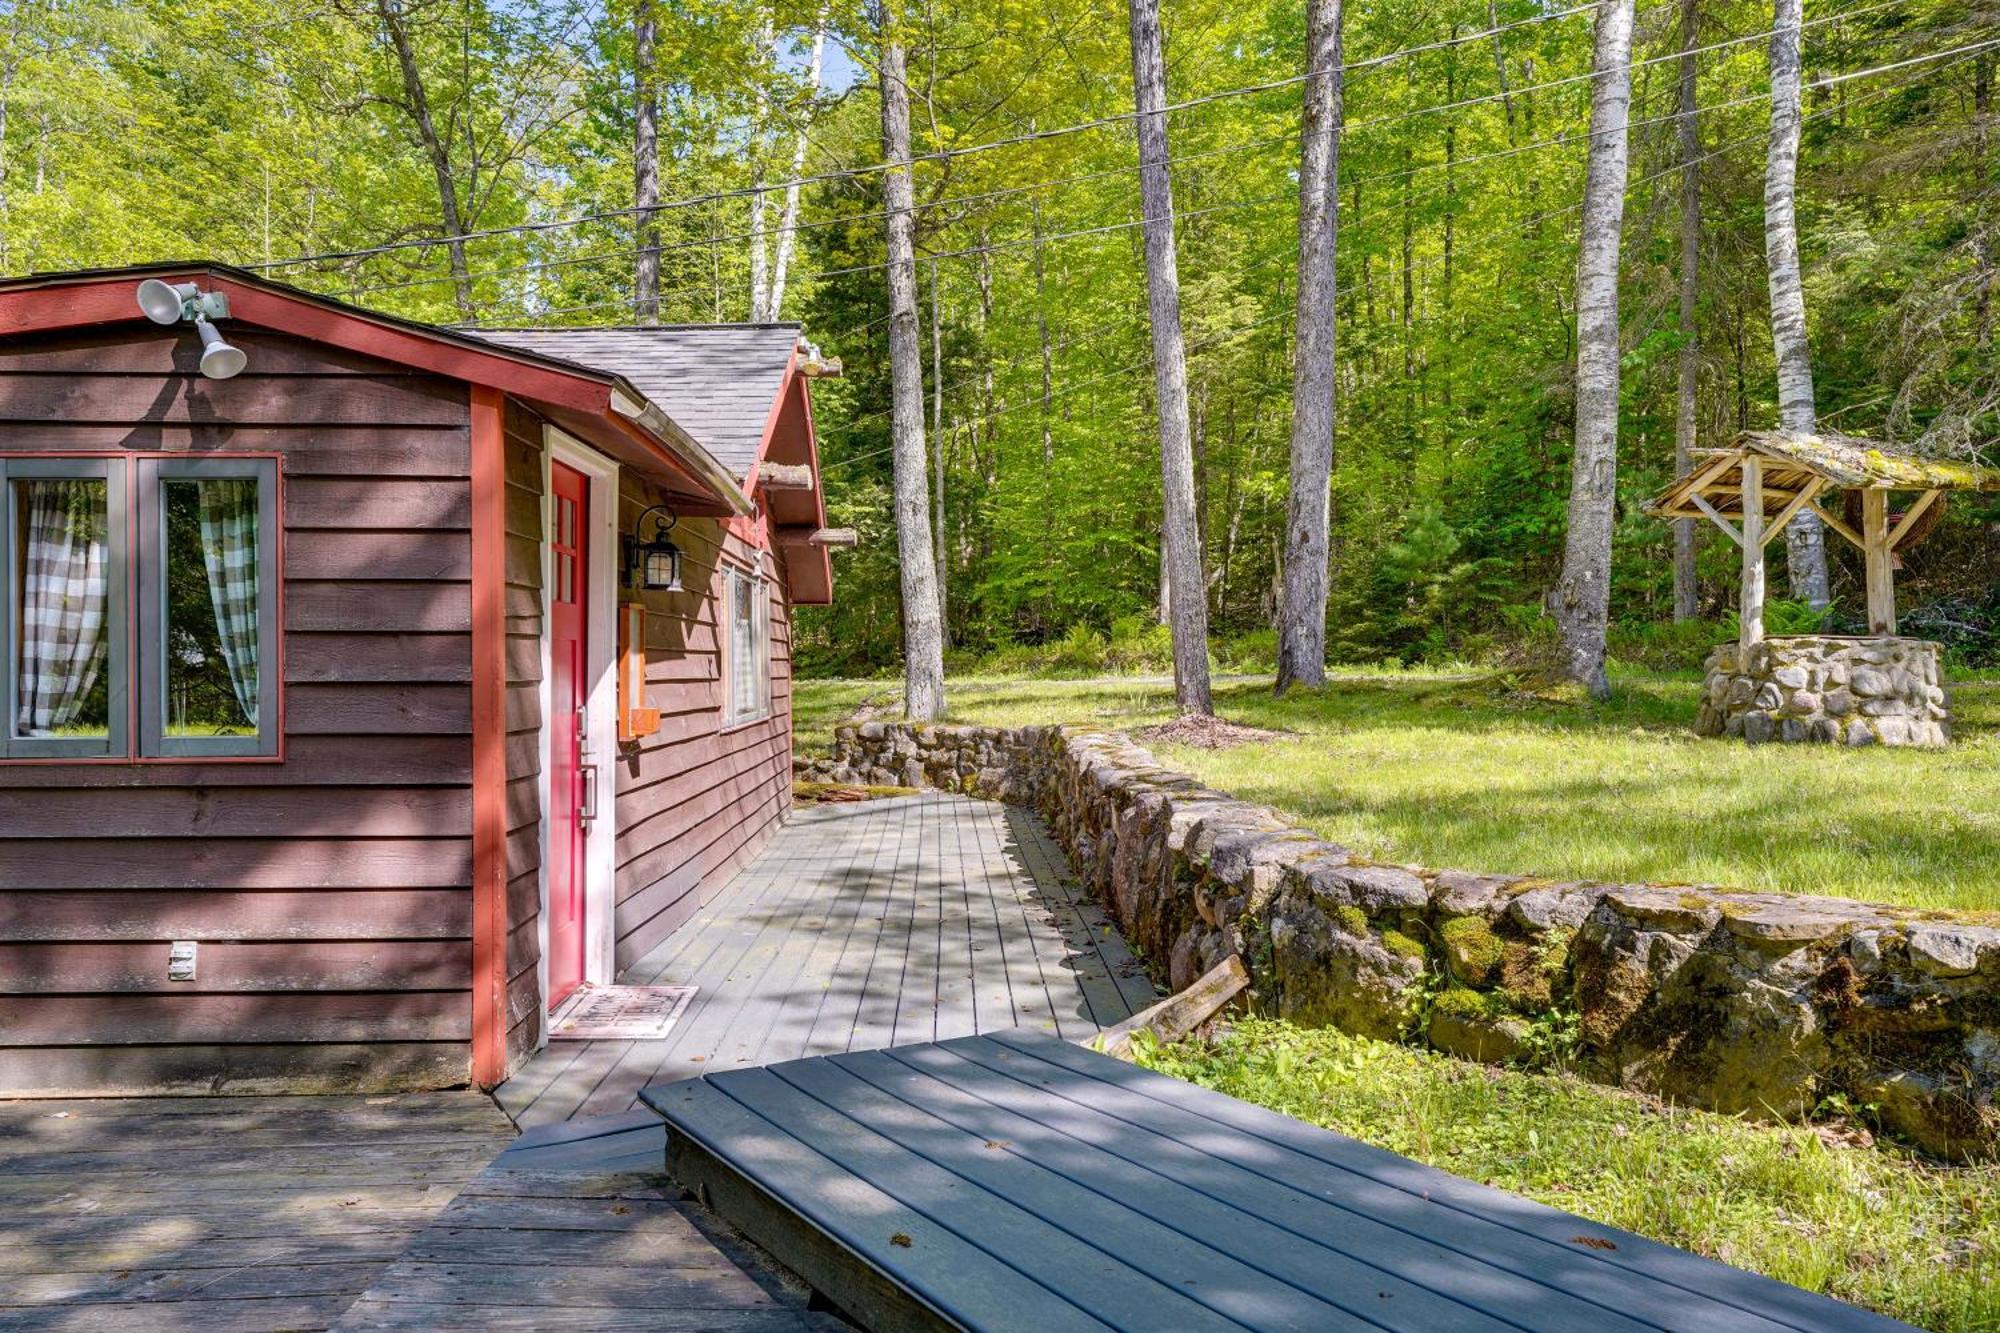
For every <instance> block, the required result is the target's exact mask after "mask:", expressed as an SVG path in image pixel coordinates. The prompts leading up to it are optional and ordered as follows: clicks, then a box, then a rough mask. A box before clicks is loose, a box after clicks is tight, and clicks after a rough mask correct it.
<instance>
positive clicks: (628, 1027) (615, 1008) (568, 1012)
mask: <svg viewBox="0 0 2000 1333" xmlns="http://www.w3.org/2000/svg"><path fill="white" fill-rule="evenodd" d="M696 989H697V988H696V987H694V986H589V985H584V986H578V987H577V988H576V991H575V992H574V993H573V994H572V995H571V996H570V997H569V998H568V999H567V1000H564V1001H563V1003H562V1007H561V1008H560V1009H558V1010H556V1012H555V1014H554V1016H553V1017H551V1018H550V1019H549V1040H550V1041H656V1040H658V1039H659V1038H661V1037H664V1036H666V1035H667V1033H669V1032H671V1031H672V1030H673V1026H674V1024H675V1023H676V1022H678V1021H680V1016H681V1014H682V1013H683V1012H685V1011H686V1009H687V1007H688V1001H689V1000H692V999H693V998H694V993H695V990H696Z"/></svg>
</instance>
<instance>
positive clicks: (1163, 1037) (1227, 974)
mask: <svg viewBox="0 0 2000 1333" xmlns="http://www.w3.org/2000/svg"><path fill="white" fill-rule="evenodd" d="M1249 984H1250V973H1249V972H1248V971H1247V970H1245V968H1244V966H1243V960H1242V959H1241V958H1238V957H1237V956H1236V955H1235V954H1231V955H1229V957H1227V958H1225V959H1223V960H1222V961H1221V962H1219V963H1217V964H1216V965H1215V966H1214V967H1212V968H1210V969H1209V970H1208V971H1207V972H1205V973H1203V974H1202V976H1201V978H1200V979H1199V980H1198V981H1196V982H1195V983H1194V984H1193V985H1192V986H1189V987H1188V988H1187V989H1186V990H1184V991H1182V992H1181V993H1180V994H1178V995H1170V996H1168V997H1167V998H1166V999H1164V1000H1161V1001H1160V1002H1159V1003H1158V1004H1156V1005H1153V1006H1152V1007H1151V1008H1148V1009H1142V1010H1140V1011H1139V1012H1138V1013H1136V1014H1134V1015H1132V1016H1131V1017H1130V1018H1128V1019H1126V1020H1125V1021H1124V1022H1123V1023H1119V1024H1117V1025H1116V1026H1113V1027H1108V1028H1106V1029H1104V1031H1102V1032H1100V1033H1098V1034H1097V1037H1096V1039H1095V1040H1094V1041H1092V1042H1091V1047H1092V1049H1094V1050H1098V1051H1102V1052H1103V1053H1104V1054H1106V1055H1109V1056H1113V1057H1115V1058H1117V1059H1120V1060H1130V1059H1131V1058H1132V1038H1133V1036H1134V1035H1135V1034H1136V1033H1138V1032H1140V1031H1142V1030H1143V1031H1147V1032H1151V1033H1152V1034H1153V1037H1154V1038H1155V1040H1158V1041H1160V1042H1162V1043H1165V1042H1174V1041H1179V1040H1180V1039H1181V1038H1182V1037H1185V1036H1187V1034H1188V1033H1190V1032H1192V1031H1194V1030H1195V1029H1196V1028H1198V1027H1200V1026H1201V1025H1202V1024H1203V1023H1206V1022H1207V1021H1208V1020H1209V1019H1210V1018H1212V1017H1214V1016H1215V1014H1216V1012H1217V1011H1218V1010H1220V1009H1221V1008H1222V1006H1223V1005H1225V1004H1228V1003H1229V1002H1230V1001H1231V1000H1233V999H1235V998H1236V995H1237V993H1238V992H1240V991H1241V990H1242V989H1243V988H1244V987H1245V986H1248V985H1249Z"/></svg>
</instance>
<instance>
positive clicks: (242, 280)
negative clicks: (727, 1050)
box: [0, 264, 832, 1096]
mask: <svg viewBox="0 0 2000 1333" xmlns="http://www.w3.org/2000/svg"><path fill="white" fill-rule="evenodd" d="M148 280H151V281H153V282H154V283H156V284H160V285H155V286H151V287H149V288H148V292H149V294H150V299H152V301H153V303H154V306H155V310H156V312H157V313H155V314H154V315H153V316H152V317H150V318H149V316H148V315H147V313H145V312H144V311H142V309H141V307H140V304H139V301H138V291H139V288H140V285H141V284H142V283H143V282H147V281H148ZM187 284H192V286H188V285H187ZM169 290H171V292H172V295H171V296H167V297H163V296H162V293H163V292H166V291H169ZM162 301H164V302H165V304H166V307H167V308H166V309H165V310H164V311H161V310H160V309H159V307H160V304H161V302H162ZM197 318H199V320H200V323H197V322H196V320H197ZM156 321H160V322H156ZM230 349H234V353H240V355H235V354H233V353H232V352H231V350H230ZM818 369H819V367H817V365H816V363H815V360H814V358H813V357H812V355H811V354H810V353H809V351H808V350H807V349H806V347H805V345H804V344H803V343H802V342H801V338H800V331H799V329H798V327H797V326H796V325H789V324H770V325H737V326H715V327H675V328H629V329H602V330H589V331H583V330H574V331H571V330H518V331H510V332H505V333H499V332H494V333H488V334H483V335H476V334H473V333H468V332H462V331H455V330H451V329H445V328H437V327H432V326H428V325H423V324H416V323H411V322H406V321H402V320H397V319H394V318H390V317H388V316H384V315H380V314H376V313H374V312H371V311H365V310H361V309H358V308H355V307H352V306H348V305H344V304H342V303H340V302H338V301H333V300H329V299H327V298H325V297H322V296H317V295H313V294H310V293H307V292H303V291H299V290H296V289H293V288H290V287H286V286H283V285H280V284H277V283H274V282H270V281H267V280H265V279H262V278H260V277H257V276H254V275H252V274H250V273H247V272H244V271H242V270H238V269H233V268H229V267H225V266H221V265H212V264H210V265H186V264H182V265H172V266H156V267H149V268H133V269H124V270H118V271H93V272H82V273H70V274H61V275H43V276H36V277H31V278H25V279H16V280H9V281H5V282H0V522H4V524H5V529H6V531H5V539H4V541H0V572H4V586H5V588H6V589H7V593H6V608H7V615H6V619H5V629H4V633H3V634H0V646H4V652H0V660H4V676H3V677H0V707H3V709H4V711H0V1096H9V1095H46V1094H85V1093H135V1092H146V1093H155V1092H175V1091H195V1090H199V1091H213V1090H224V1091H246V1092H254V1091H280V1090H282V1091H335V1090H340V1091H352V1090H360V1089H388V1088H409V1087H435V1086H446V1085H453V1084H462V1083H466V1082H468V1081H471V1082H474V1083H477V1084H480V1085H492V1084H494V1083H497V1082H499V1081H500V1080H502V1079H503V1078H505V1077H506V1075H507V1074H508V1072H509V1071H510V1070H511V1069H512V1068H513V1067H514V1066H515V1065H516V1064H518V1063H519V1062H520V1061H521V1060H522V1059H523V1058H524V1057H526V1056H527V1055H528V1054H529V1053H531V1052H532V1051H534V1050H535V1049H536V1048H537V1047H538V1046H539V1045H540V1044H541V1043H542V1042H543V1041H545V1040H546V1023H547V1015H548V1014H549V1012H550V1009H551V1006H552V1005H556V1004H560V1003H561V1002H562V1001H563V1000H564V998H565V997H566V996H567V995H569V994H570V992H572V991H573V990H575V989H576V988H577V987H579V986H580V985H583V984H585V983H600V982H609V981H611V980H612V979H613V978H614V977H615V976H616V974H617V972H618V969H619V968H620V967H621V966H623V965H624V964H626V963H628V962H630V961H631V960H633V959H635V958H637V957H638V956H639V955H641V954H642V953H644V952H645V951H646V950H648V949H649V948H651V947H652V946H653V945H655V944H656V943H658V942H659V941H660V940H661V939H663V938H664V937H665V936H667V935H668V934H669V933H671V932H672V931H674V930H675V929H676V928H677V927H679V926H680V925H682V924H683V923H684V922H686V921H687V920H688V918H689V917H690V915H692V914H693V913H694V912H695V911H696V910H697V908H698V907H699V906H700V905H701V903H702V902H703V900H704V899H705V898H706V897H707V896H709V895H712V894H713V893H714V892H715V891H716V890H717V889H718V888H719V887H720V886H721V885H722V884H723V883H724V882H725V881H727V880H728V878H729V877H730V876H731V875H732V874H733V873H734V872H735V871H736V870H737V869H738V868H739V867H741V866H742V865H743V864H744V863H745V862H746V861H747V860H748V859H749V858H751V857H752V856H754V855H755V854H756V852H757V851H758V849H759V847H760V846H761V845H762V843H763V842H764V840H765V839H766V838H767V836H768V835H769V834H770V833H771V832H772V830H773V829H774V828H775V826H776V825H777V824H778V822H779V821H780V820H781V819H782V818H783V816H784V814H785V811H786V809H787V806H788V804H789V801H790V794H791V747H792V741H791V709H790V696H791V690H790V677H791V671H790V652H789V642H790V623H791V608H792V607H794V606H798V605H814V604H823V603H826V602H827V601H829V600H830V598H831V595H832V573H831V566H830V562H829V559H828V552H827V550H826V548H825V546H824V545H822V544H818V541H819V539H820V538H821V537H822V535H823V534H822V533H821V528H822V525H823V524H824V522H825V512H824V507H823V498H822V494H821V491H820V489H819V485H818V476H819V470H818V460H817V456H816V452H815V445H814V437H813V424H812V403H811V393H810V380H811V379H812V378H813V376H814V374H815V373H816V372H817V371H818ZM231 371H235V373H233V374H231V373H229V372H231ZM218 373H221V374H227V375H228V377H227V378H217V377H214V376H215V375H216V374H218ZM669 545H671V546H672V547H673V548H674V553H677V560H676V559H674V558H672V555H671V554H670V553H669V552H668V551H667V547H668V546H669ZM672 564H677V565H678V580H677V582H678V584H679V586H678V587H674V586H672V585H673V584H674V582H676V580H674V579H673V578H671V577H667V576H668V575H671V573H672V572H673V571H672V570H670V569H669V568H668V566H669V565H672ZM655 575H660V576H661V577H654V576H655ZM649 580H650V582H651V585H652V586H647V584H648V582H649Z"/></svg>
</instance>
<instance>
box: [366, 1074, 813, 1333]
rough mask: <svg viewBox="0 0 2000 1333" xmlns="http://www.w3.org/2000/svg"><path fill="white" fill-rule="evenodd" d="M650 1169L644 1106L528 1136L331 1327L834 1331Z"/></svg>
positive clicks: (649, 1128)
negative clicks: (636, 1109)
mask: <svg viewBox="0 0 2000 1333" xmlns="http://www.w3.org/2000/svg"><path fill="white" fill-rule="evenodd" d="M664 1163H665V1136H664V1133H663V1130H662V1127H661V1125H660V1121H659V1117H658V1116H657V1115H654V1114H653V1113H651V1112H650V1111H640V1112H637V1113H628V1114H623V1115H618V1116H605V1117H600V1118H596V1119H588V1120H572V1121H566V1122H562V1123H560V1124H557V1125H553V1126H548V1127H545V1128H543V1129H540V1130H533V1131H530V1132H529V1133H527V1134H524V1135H523V1136H522V1137H521V1139H520V1140H519V1141H517V1142H516V1144H515V1145H514V1146H513V1147H511V1148H509V1149H508V1150H507V1151H506V1152H504V1153H502V1154H501V1155H500V1156H498V1157H497V1158H495V1159H494V1161H493V1163H492V1165H491V1166H489V1167H488V1168H487V1169H486V1170H484V1171H482V1172H481V1173H479V1174H478V1175H477V1176H475V1177H474V1178H473V1179H472V1180H470V1181H468V1182H467V1183H466V1185H465V1187H464V1189H463V1190H462V1191H461V1192H460V1193H459V1195H458V1197H456V1198H455V1199H453V1200H452V1201H451V1202H450V1204H448V1205H447V1206H446V1207H444V1208H443V1209H441V1210H440V1211H439V1212H438V1213H437V1215H436V1216H435V1217H433V1218H432V1219H430V1221H429V1223H428V1225H426V1226H424V1227H423V1228H422V1229H421V1230H419V1231H418V1232H417V1233H416V1234H415V1235H413V1236H411V1237H410V1238H409V1239H408V1241H407V1243H406V1245H405V1246H404V1247H403V1249H402V1250H401V1252H400V1253H399V1254H398V1255H397V1256H396V1257H395V1260H394V1262H392V1263H388V1264H385V1265H379V1266H378V1270H379V1271H378V1272H377V1273H376V1275H375V1277H374V1280H373V1281H372V1282H371V1283H370V1285H369V1286H368V1287H367V1289H366V1290H365V1291H363V1292H360V1293H359V1294H358V1296H357V1297H355V1298H354V1299H353V1301H352V1304H351V1306H350V1307H349V1308H348V1309H347V1310H346V1312H345V1314H344V1315H343V1317H342V1318H341V1319H340V1321H339V1322H338V1323H337V1324H336V1325H335V1327H336V1328H338V1329H340V1330H342V1333H353V1331H355V1330H364V1329H433V1328H437V1329H461V1328H462V1329H485V1328H493V1329H607V1330H615V1329H658V1330H663V1331H665V1333H672V1330H696V1329H701V1330H711V1329H712V1330H715V1333H779V1331H780V1330H783V1331H784V1333H838V1330H839V1329H840V1327H841V1326H840V1325H839V1324H838V1323H837V1322H835V1321H834V1320H832V1319H831V1318H830V1317H828V1316H825V1315H821V1314H817V1313H814V1312H812V1311H811V1310H809V1309H808V1308H807V1307H808V1304H809V1298H810V1292H809V1291H808V1290H807V1289H806V1287H805V1286H804V1285H803V1284H802V1283H800V1282H799V1281H798V1280H797V1279H796V1278H794V1277H793V1276H792V1275H790V1274H788V1273H785V1272H784V1271H782V1270H781V1269H780V1268H778V1266H777V1265H776V1264H774V1263H773V1262H772V1261H771V1260H770V1258H769V1256H767V1255H765V1254H764V1253H763V1252H761V1251H760V1250H758V1249H757V1248H756V1247H755V1246H752V1245H750V1244H748V1243H747V1242H745V1241H744V1240H743V1239H742V1238H741V1237H740V1236H738V1235H737V1234H736V1233H735V1232H734V1231H732V1230H731V1229H730V1228H729V1227H728V1225H727V1224H726V1223H724V1222H722V1221H721V1219H719V1218H716V1217H715V1216H714V1215H713V1214H711V1213H709V1212H708V1211H707V1210H706V1209H704V1208H702V1207H701V1206H700V1205H699V1204H698V1203H695V1202H692V1201H690V1200H688V1199H687V1198H686V1197H685V1194H684V1191H683V1190H682V1189H681V1188H680V1186H679V1185H677V1184H676V1183H675V1182H673V1181H671V1180H669V1179H668V1178H667V1177H666V1175H665V1174H664V1172H663V1170H662V1168H663V1166H664Z"/></svg>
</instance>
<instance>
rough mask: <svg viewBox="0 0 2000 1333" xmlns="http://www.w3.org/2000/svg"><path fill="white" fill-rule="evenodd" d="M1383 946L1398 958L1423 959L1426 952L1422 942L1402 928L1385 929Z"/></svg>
mask: <svg viewBox="0 0 2000 1333" xmlns="http://www.w3.org/2000/svg"><path fill="white" fill-rule="evenodd" d="M1382 947H1383V948H1385V949H1387V950H1388V951H1389V952H1390V953H1392V954H1395V955H1396V956H1397V957H1398V958H1416V959H1421V958H1423V956H1424V954H1425V952H1426V950H1425V949H1424V946H1423V945H1422V944H1420V943H1418V942H1417V941H1416V940H1413V939H1411V938H1410V937H1409V936H1408V935H1405V934H1404V933H1403V932H1402V931H1400V930H1385V931H1383V932H1382Z"/></svg>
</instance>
